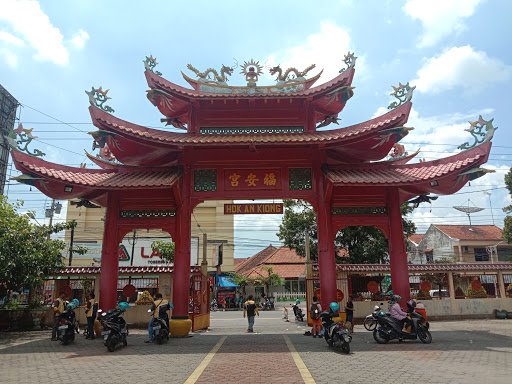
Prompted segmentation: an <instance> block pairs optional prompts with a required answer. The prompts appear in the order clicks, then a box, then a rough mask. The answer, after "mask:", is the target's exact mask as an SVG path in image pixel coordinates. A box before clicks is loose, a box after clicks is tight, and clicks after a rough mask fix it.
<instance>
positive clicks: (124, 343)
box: [123, 337, 128, 347]
mask: <svg viewBox="0 0 512 384" xmlns="http://www.w3.org/2000/svg"><path fill="white" fill-rule="evenodd" d="M123 345H124V346H125V347H126V346H127V345H128V340H127V339H126V337H125V338H124V339H123Z"/></svg>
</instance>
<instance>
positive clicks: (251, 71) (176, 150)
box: [11, 53, 494, 333]
mask: <svg viewBox="0 0 512 384" xmlns="http://www.w3.org/2000/svg"><path fill="white" fill-rule="evenodd" d="M355 59H356V58H355V57H354V55H353V54H350V53H349V54H348V55H346V56H345V60H344V62H345V65H346V68H344V69H342V70H341V71H340V74H339V75H338V76H337V77H336V78H334V79H332V80H330V81H329V82H327V83H324V84H322V85H320V86H317V87H312V85H313V83H314V82H315V81H316V80H317V79H318V78H319V77H320V74H321V72H320V73H318V74H317V75H315V76H313V77H311V78H309V79H307V78H306V76H307V74H308V73H309V72H310V71H312V70H313V69H314V65H312V66H310V67H308V68H306V69H305V70H304V71H302V72H300V71H298V70H297V69H294V68H292V69H288V70H286V71H284V73H283V70H282V69H281V68H280V67H279V66H277V67H274V68H271V69H270V73H271V75H274V76H277V79H276V80H277V82H276V84H275V85H271V86H259V85H258V84H257V82H258V78H259V76H261V74H262V73H263V67H262V66H261V65H260V64H259V63H258V62H255V61H253V60H251V61H249V62H245V63H244V64H243V65H242V66H241V73H242V74H244V75H245V79H246V81H247V85H246V86H240V87H237V86H229V85H228V84H227V81H228V76H230V75H232V73H233V70H234V68H230V67H226V66H223V67H222V70H221V71H220V75H219V73H218V72H217V71H215V70H213V69H208V70H206V71H205V72H200V71H198V70H197V69H195V68H194V67H192V66H191V65H189V66H188V68H189V69H190V70H191V71H193V72H194V73H195V74H196V76H197V79H192V78H190V77H188V76H186V75H185V74H183V77H184V78H185V80H186V81H188V82H189V83H190V85H191V87H192V88H191V89H190V88H184V87H181V86H178V85H176V84H173V83H171V82H169V81H167V80H165V79H164V78H163V77H161V73H159V72H157V71H155V70H154V67H155V65H156V61H155V59H154V58H152V57H149V58H146V61H145V67H146V71H145V75H146V79H147V82H148V85H149V88H150V90H149V91H147V97H148V99H149V100H150V102H151V103H153V104H154V105H155V106H156V107H157V108H158V110H159V111H160V112H161V113H162V114H163V116H164V117H163V118H162V119H161V120H162V122H165V123H166V125H172V126H174V127H176V128H179V129H181V130H183V132H167V131H163V130H157V129H150V128H146V127H143V126H139V125H136V124H133V123H130V122H127V121H124V120H121V119H119V118H117V117H115V116H113V115H112V114H111V112H113V110H112V108H110V107H109V106H107V105H105V102H106V101H107V99H109V98H108V97H107V91H102V89H101V88H99V89H95V88H93V89H92V90H91V91H90V92H88V91H86V93H87V94H88V95H89V100H90V103H91V106H90V107H89V110H90V114H91V118H92V122H93V124H94V125H95V126H96V127H97V128H98V130H97V131H95V132H91V134H92V136H93V139H94V146H93V148H100V154H99V156H93V155H90V154H88V156H89V158H90V159H91V160H92V161H93V162H94V163H96V164H97V165H98V166H99V169H86V168H72V167H67V166H62V165H58V164H53V163H49V162H47V161H44V160H42V159H40V158H37V157H33V156H29V155H27V154H25V153H22V152H21V151H19V150H16V149H14V150H12V151H11V154H12V157H13V160H14V163H15V165H16V168H17V169H18V170H20V171H21V172H22V173H23V176H21V177H19V178H17V179H18V181H20V182H24V183H27V184H30V185H34V186H36V187H37V188H38V189H39V190H40V191H42V192H43V193H44V194H46V195H47V196H49V197H51V198H54V199H71V198H75V199H81V200H87V201H90V202H94V203H96V204H99V205H101V206H104V207H107V213H106V221H105V234H104V239H103V249H102V250H103V252H102V260H101V265H102V267H101V279H100V305H101V307H102V308H110V307H113V306H114V305H115V301H116V290H117V274H118V254H117V252H118V244H119V243H120V242H121V241H122V239H123V237H124V236H125V235H126V234H127V233H129V232H131V231H132V229H133V228H159V229H162V230H164V231H167V232H168V233H169V234H170V235H171V236H172V239H173V241H175V243H176V250H175V260H174V279H173V298H172V301H173V303H174V306H175V308H174V311H173V316H172V322H173V323H174V324H178V325H180V326H182V328H183V332H184V333H187V332H188V330H189V329H190V326H189V317H188V296H189V284H190V278H189V275H190V236H191V214H192V211H193V209H194V207H195V206H196V205H197V204H199V203H201V202H202V201H205V200H231V199H232V200H242V199H303V200H306V201H308V202H309V203H310V204H311V205H312V206H313V208H314V209H315V211H316V212H317V220H318V242H319V244H318V245H319V246H318V262H319V270H320V282H321V296H322V301H323V303H324V304H328V303H330V302H332V301H336V293H337V292H336V264H335V252H334V238H335V236H336V233H337V231H339V230H340V229H342V228H344V227H347V226H376V227H377V228H379V229H381V230H382V231H383V232H384V234H385V235H386V237H387V238H388V239H389V253H390V264H391V275H392V285H393V290H394V292H395V293H398V294H400V295H401V296H402V297H403V298H404V299H408V298H409V278H408V265H407V256H406V249H405V242H404V236H403V228H402V217H401V211H400V203H402V202H404V201H408V200H410V199H412V198H415V197H418V196H419V199H420V200H421V201H428V199H429V196H428V194H429V193H435V194H451V193H454V192H457V191H458V190H459V189H461V188H462V187H463V186H464V185H465V184H466V183H467V182H468V181H469V180H472V179H474V178H477V177H480V176H483V175H484V174H485V173H486V172H487V171H486V170H484V169H482V168H479V167H480V166H481V165H482V164H483V163H485V162H486V161H487V158H488V155H489V151H490V148H491V143H490V142H488V140H483V139H482V140H479V139H477V138H476V136H475V135H473V136H474V137H475V140H476V141H478V142H475V144H474V145H472V146H471V147H470V146H469V144H467V143H466V144H465V145H466V147H464V145H463V146H461V147H462V149H467V150H465V151H463V152H460V153H458V154H456V155H454V156H450V157H446V158H444V159H440V160H435V161H429V162H419V163H413V164H409V161H410V160H412V159H413V158H414V157H415V155H416V154H417V152H416V153H415V154H413V155H410V156H407V154H406V153H404V150H403V146H401V145H400V144H397V143H398V142H399V141H400V140H401V139H402V138H403V137H404V136H406V135H407V134H408V133H409V132H410V131H411V130H412V128H407V127H406V126H405V124H406V123H407V119H408V117H409V112H410V110H411V105H412V104H411V101H410V100H411V97H412V92H413V90H414V88H411V87H410V86H409V84H407V85H405V86H404V85H402V84H400V86H399V87H396V88H395V87H393V88H394V90H395V92H394V93H393V94H392V95H394V96H395V97H396V98H397V99H398V100H397V101H395V102H393V103H392V104H391V105H390V107H389V109H390V111H389V112H388V113H386V114H384V115H382V116H379V117H376V118H374V119H371V120H368V121H365V122H363V123H359V124H356V125H353V126H349V127H345V128H337V129H327V130H318V128H322V127H326V126H328V125H331V124H339V123H338V121H339V120H340V119H339V118H338V114H339V113H340V112H341V111H342V109H343V108H344V107H345V105H346V103H347V101H348V100H349V99H350V98H351V97H352V95H353V87H352V80H353V77H354V73H355V68H354V64H355ZM484 127H485V128H486V129H487V132H491V131H492V132H493V131H494V128H492V120H491V121H489V122H487V121H485V120H483V119H482V118H480V120H479V121H477V122H475V123H474V125H472V128H473V129H475V128H478V129H479V130H481V129H483V128H484ZM329 128H332V125H331V126H329ZM472 133H473V132H472ZM482 135H483V134H482ZM487 136H490V137H492V134H491V135H487ZM477 144H478V145H477ZM187 327H188V328H187Z"/></svg>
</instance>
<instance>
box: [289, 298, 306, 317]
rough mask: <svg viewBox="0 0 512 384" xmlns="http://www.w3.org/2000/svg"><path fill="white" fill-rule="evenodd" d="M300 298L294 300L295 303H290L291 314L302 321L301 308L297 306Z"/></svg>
mask: <svg viewBox="0 0 512 384" xmlns="http://www.w3.org/2000/svg"><path fill="white" fill-rule="evenodd" d="M299 304H300V300H298V299H297V300H296V301H295V304H293V305H292V304H290V305H291V306H292V308H293V314H294V315H295V319H296V320H298V321H304V314H303V313H302V309H300V307H299Z"/></svg>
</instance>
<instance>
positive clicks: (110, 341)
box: [105, 337, 116, 352]
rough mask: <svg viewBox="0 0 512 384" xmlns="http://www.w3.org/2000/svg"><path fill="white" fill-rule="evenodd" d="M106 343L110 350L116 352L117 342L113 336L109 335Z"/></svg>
mask: <svg viewBox="0 0 512 384" xmlns="http://www.w3.org/2000/svg"><path fill="white" fill-rule="evenodd" d="M105 345H106V346H107V349H108V351H109V352H114V351H115V350H116V344H115V342H114V339H113V338H112V337H109V338H108V339H107V341H106V342H105Z"/></svg>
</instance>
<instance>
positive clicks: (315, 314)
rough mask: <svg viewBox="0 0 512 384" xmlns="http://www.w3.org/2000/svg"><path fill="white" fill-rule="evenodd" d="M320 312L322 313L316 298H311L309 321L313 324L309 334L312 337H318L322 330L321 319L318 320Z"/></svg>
mask: <svg viewBox="0 0 512 384" xmlns="http://www.w3.org/2000/svg"><path fill="white" fill-rule="evenodd" d="M320 312H322V306H321V305H320V302H319V301H318V297H316V296H313V303H312V304H311V307H310V308H309V316H310V317H311V321H312V323H313V328H312V329H311V334H312V335H313V337H317V336H318V337H320V330H321V329H322V319H321V318H320Z"/></svg>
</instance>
